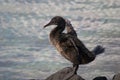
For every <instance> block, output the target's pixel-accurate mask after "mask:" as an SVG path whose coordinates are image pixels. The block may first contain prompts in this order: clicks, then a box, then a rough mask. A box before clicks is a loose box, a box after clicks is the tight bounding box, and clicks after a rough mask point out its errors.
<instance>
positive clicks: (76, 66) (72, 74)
mask: <svg viewBox="0 0 120 80" xmlns="http://www.w3.org/2000/svg"><path fill="white" fill-rule="evenodd" d="M78 67H79V65H75V64H73V71H72V72H70V73H68V74H67V75H66V76H65V77H64V78H63V80H69V79H70V78H71V77H72V76H74V75H75V74H77V70H78Z"/></svg>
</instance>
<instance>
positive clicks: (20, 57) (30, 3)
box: [0, 0, 120, 80]
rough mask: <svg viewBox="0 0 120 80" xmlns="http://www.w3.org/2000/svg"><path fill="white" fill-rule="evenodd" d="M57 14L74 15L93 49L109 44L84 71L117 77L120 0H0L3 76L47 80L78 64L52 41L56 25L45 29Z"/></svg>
mask: <svg viewBox="0 0 120 80" xmlns="http://www.w3.org/2000/svg"><path fill="white" fill-rule="evenodd" d="M56 15H59V16H63V17H65V18H68V19H69V20H71V22H72V24H73V26H74V28H75V30H76V32H77V33H78V37H79V38H80V39H81V40H82V41H83V42H84V44H85V45H86V46H87V47H88V48H89V49H90V50H92V49H93V48H94V47H95V46H96V45H98V44H101V45H103V46H104V47H105V48H106V52H105V53H104V54H101V55H99V56H97V58H96V60H95V61H93V62H92V63H90V64H87V65H81V66H80V68H79V71H78V74H79V75H81V76H82V77H83V78H85V79H86V80H90V79H93V78H94V77H96V76H100V75H101V76H102V75H104V76H107V78H111V77H112V76H113V75H114V74H115V73H118V72H119V71H120V53H119V51H120V50H119V49H120V1H119V0H89V1H88V0H74V1H73V0H62V1H61V0H0V80H24V79H45V78H46V77H47V76H49V75H50V74H52V73H54V72H56V71H58V70H60V69H62V68H64V67H68V66H71V65H72V64H71V63H70V62H69V61H67V60H66V59H64V58H63V57H62V56H61V55H60V54H59V53H58V52H57V51H56V49H55V48H54V47H53V46H52V45H51V44H50V43H49V38H48V35H49V32H50V30H51V28H50V27H49V28H46V29H43V26H44V25H45V24H46V23H47V22H48V21H49V20H50V19H51V18H52V17H53V16H56Z"/></svg>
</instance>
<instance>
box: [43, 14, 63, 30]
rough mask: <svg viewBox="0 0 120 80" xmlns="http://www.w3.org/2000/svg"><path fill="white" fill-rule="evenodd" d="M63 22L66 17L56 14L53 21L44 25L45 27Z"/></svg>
mask: <svg viewBox="0 0 120 80" xmlns="http://www.w3.org/2000/svg"><path fill="white" fill-rule="evenodd" d="M61 24H65V19H64V18H63V17H61V16H55V17H53V18H52V19H51V21H50V22H49V23H48V24H46V25H45V26H44V28H45V27H47V26H50V25H61Z"/></svg>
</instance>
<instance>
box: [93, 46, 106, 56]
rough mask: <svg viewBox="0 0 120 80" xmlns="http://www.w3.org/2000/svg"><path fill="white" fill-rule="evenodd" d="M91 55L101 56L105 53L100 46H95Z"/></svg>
mask: <svg viewBox="0 0 120 80" xmlns="http://www.w3.org/2000/svg"><path fill="white" fill-rule="evenodd" d="M92 52H93V53H95V55H98V54H101V53H103V52H105V48H104V47H102V46H100V45H97V46H96V47H95V48H94V49H93V50H92Z"/></svg>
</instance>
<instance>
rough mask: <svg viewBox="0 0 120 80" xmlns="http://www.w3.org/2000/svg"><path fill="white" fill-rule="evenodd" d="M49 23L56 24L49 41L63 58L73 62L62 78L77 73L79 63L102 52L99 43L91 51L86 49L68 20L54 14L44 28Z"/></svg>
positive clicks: (49, 24) (89, 60)
mask: <svg viewBox="0 0 120 80" xmlns="http://www.w3.org/2000/svg"><path fill="white" fill-rule="evenodd" d="M51 25H56V27H55V28H54V29H52V30H51V32H50V35H49V36H50V42H51V43H52V45H54V46H55V47H56V49H57V51H58V52H59V53H60V54H61V55H62V56H63V57H64V58H66V59H67V60H69V61H70V62H72V63H73V71H72V72H71V73H70V74H69V75H68V76H66V77H65V78H64V79H63V80H68V79H69V78H70V77H72V76H73V75H74V74H77V70H78V68H79V65H82V64H88V63H90V62H92V61H93V60H94V59H95V57H96V55H98V54H100V53H103V52H104V48H103V47H102V46H100V45H99V46H97V47H96V48H94V50H93V51H90V50H89V49H87V47H86V46H85V45H84V44H83V42H82V41H81V40H80V39H78V37H77V33H76V31H75V30H74V28H73V26H72V24H71V23H70V21H68V20H66V19H65V18H63V17H61V16H55V17H53V18H52V19H51V20H50V22H49V23H47V24H46V25H45V26H44V28H46V27H48V26H51ZM65 28H67V33H65V32H63V31H64V30H65Z"/></svg>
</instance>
